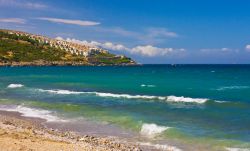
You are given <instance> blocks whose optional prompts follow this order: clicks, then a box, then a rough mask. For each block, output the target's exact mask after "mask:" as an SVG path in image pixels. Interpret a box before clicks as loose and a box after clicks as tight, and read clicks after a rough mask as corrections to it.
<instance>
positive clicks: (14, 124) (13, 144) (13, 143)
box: [0, 111, 141, 151]
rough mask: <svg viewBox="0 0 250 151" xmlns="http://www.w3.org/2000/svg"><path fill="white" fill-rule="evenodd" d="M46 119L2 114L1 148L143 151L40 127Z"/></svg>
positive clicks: (110, 140) (135, 146)
mask: <svg viewBox="0 0 250 151" xmlns="http://www.w3.org/2000/svg"><path fill="white" fill-rule="evenodd" d="M43 121H44V120H43V119H38V118H25V117H22V116H21V114H19V113H17V112H6V111H1V112H0V146H1V149H3V150H5V151H13V150H22V151H26V150H29V151H31V150H36V151H48V150H53V151H61V150H67V151H71V150H72V151H75V150H79V151H80V150H84V151H85V150H86V151H90V150H91V151H115V150H131V151H139V150H141V149H140V148H139V147H138V145H134V144H124V143H120V142H119V140H115V139H112V138H105V137H94V136H89V135H83V136H81V135H77V134H76V133H74V132H68V131H64V132H63V131H58V130H55V129H49V128H45V127H43V126H42V125H41V122H43Z"/></svg>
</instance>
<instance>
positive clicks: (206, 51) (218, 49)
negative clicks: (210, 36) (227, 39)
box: [200, 48, 238, 53]
mask: <svg viewBox="0 0 250 151" xmlns="http://www.w3.org/2000/svg"><path fill="white" fill-rule="evenodd" d="M234 50H235V51H237V50H238V49H231V48H205V49H200V51H201V52H205V53H210V52H232V51H234Z"/></svg>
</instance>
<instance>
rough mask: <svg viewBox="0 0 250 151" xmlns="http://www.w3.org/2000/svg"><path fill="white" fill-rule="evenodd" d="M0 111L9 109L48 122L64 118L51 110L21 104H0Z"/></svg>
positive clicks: (60, 120) (59, 120)
mask: <svg viewBox="0 0 250 151" xmlns="http://www.w3.org/2000/svg"><path fill="white" fill-rule="evenodd" d="M0 110H1V111H10V112H19V113H21V116H24V117H34V118H41V119H45V120H46V121H48V122H65V121H66V120H62V119H60V118H59V117H57V116H55V115H53V112H52V111H48V110H43V109H35V108H29V107H25V106H23V105H17V106H15V105H12V106H9V105H1V106H0Z"/></svg>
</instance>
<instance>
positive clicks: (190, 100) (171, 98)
mask: <svg viewBox="0 0 250 151" xmlns="http://www.w3.org/2000/svg"><path fill="white" fill-rule="evenodd" d="M37 90H38V91H40V92H47V93H52V94H62V95H73V94H74V95H79V94H90V95H95V96H99V97H112V98H126V99H147V100H160V101H165V102H175V103H178V102H179V103H181V102H183V103H199V104H202V103H205V102H206V101H208V99H203V98H190V97H183V96H181V97H177V96H150V95H129V94H113V93H103V92H79V91H69V90H60V89H58V90H44V89H37Z"/></svg>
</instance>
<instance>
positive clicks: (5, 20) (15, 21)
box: [0, 18, 26, 24]
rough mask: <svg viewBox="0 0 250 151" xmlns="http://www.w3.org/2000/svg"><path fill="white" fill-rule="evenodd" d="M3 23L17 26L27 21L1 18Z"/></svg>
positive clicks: (0, 20)
mask: <svg viewBox="0 0 250 151" xmlns="http://www.w3.org/2000/svg"><path fill="white" fill-rule="evenodd" d="M0 22H2V23H16V24H25V23H26V20H25V19H22V18H0Z"/></svg>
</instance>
